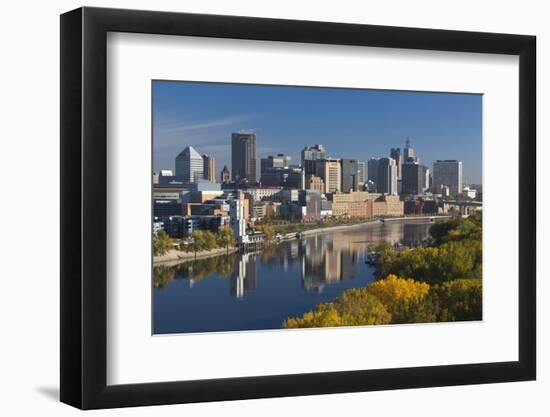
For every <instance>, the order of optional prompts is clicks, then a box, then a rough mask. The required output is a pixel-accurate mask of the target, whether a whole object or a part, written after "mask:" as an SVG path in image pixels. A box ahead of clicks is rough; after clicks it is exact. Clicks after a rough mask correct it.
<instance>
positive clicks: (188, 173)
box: [176, 146, 203, 182]
mask: <svg viewBox="0 0 550 417" xmlns="http://www.w3.org/2000/svg"><path fill="white" fill-rule="evenodd" d="M176 176H177V177H181V179H182V181H183V182H198V181H199V180H200V179H202V178H203V160H202V156H201V155H200V154H199V153H198V152H197V151H196V150H195V149H194V148H193V147H192V146H187V147H186V148H185V149H184V150H183V151H181V152H180V154H179V155H178V156H176Z"/></svg>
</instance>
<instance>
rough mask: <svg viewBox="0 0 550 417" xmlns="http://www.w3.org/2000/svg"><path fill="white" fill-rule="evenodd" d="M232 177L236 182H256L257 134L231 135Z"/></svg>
mask: <svg viewBox="0 0 550 417" xmlns="http://www.w3.org/2000/svg"><path fill="white" fill-rule="evenodd" d="M231 177H232V179H233V180H234V181H240V180H244V179H246V180H248V181H250V182H256V134H255V133H233V134H232V135H231Z"/></svg>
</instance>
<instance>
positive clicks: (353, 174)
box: [340, 158, 361, 193]
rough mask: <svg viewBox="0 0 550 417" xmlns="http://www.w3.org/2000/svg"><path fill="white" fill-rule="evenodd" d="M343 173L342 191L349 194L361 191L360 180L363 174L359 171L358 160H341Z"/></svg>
mask: <svg viewBox="0 0 550 417" xmlns="http://www.w3.org/2000/svg"><path fill="white" fill-rule="evenodd" d="M340 164H341V166H342V167H341V172H342V191H343V192H344V193H348V192H350V191H358V190H359V178H360V176H361V173H360V171H359V161H357V160H356V159H345V158H342V159H341V160H340Z"/></svg>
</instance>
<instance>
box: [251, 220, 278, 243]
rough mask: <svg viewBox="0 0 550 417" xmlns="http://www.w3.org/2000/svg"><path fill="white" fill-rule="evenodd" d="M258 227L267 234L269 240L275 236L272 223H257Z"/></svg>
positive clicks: (266, 237) (266, 238)
mask: <svg viewBox="0 0 550 417" xmlns="http://www.w3.org/2000/svg"><path fill="white" fill-rule="evenodd" d="M256 229H257V230H259V231H260V232H262V233H263V234H264V235H265V240H266V241H267V242H269V241H270V240H272V239H273V236H275V230H274V229H273V226H272V225H271V224H268V223H266V224H258V225H256Z"/></svg>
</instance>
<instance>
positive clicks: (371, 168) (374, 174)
mask: <svg viewBox="0 0 550 417" xmlns="http://www.w3.org/2000/svg"><path fill="white" fill-rule="evenodd" d="M378 161H379V159H378V158H371V159H369V160H368V162H367V179H368V180H369V181H372V183H373V184H375V185H376V183H377V182H378Z"/></svg>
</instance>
